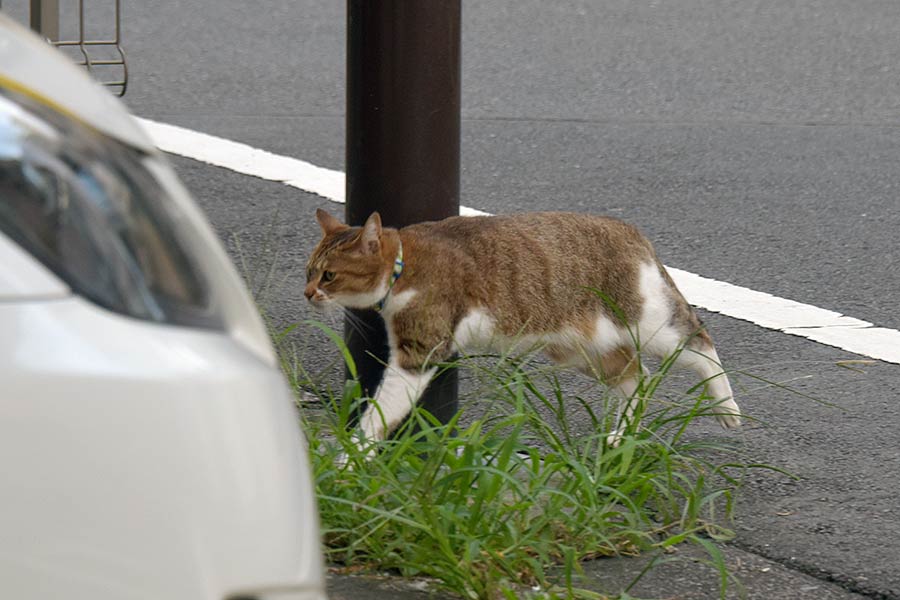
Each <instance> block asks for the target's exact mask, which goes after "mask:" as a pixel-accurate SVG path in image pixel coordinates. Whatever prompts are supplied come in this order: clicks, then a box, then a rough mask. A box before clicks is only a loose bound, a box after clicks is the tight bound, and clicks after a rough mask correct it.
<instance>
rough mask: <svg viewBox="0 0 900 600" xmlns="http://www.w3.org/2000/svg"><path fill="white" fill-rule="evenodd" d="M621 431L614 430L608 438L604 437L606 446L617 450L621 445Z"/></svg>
mask: <svg viewBox="0 0 900 600" xmlns="http://www.w3.org/2000/svg"><path fill="white" fill-rule="evenodd" d="M622 433H623V432H622V430H621V429H616V430H614V431H613V432H612V433H610V434H609V435H608V436H606V445H607V446H609V447H610V448H618V447H619V444H621V443H622Z"/></svg>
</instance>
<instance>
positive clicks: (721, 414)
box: [713, 398, 741, 429]
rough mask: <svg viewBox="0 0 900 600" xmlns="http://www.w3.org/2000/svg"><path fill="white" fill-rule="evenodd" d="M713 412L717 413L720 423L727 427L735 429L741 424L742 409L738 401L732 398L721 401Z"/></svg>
mask: <svg viewBox="0 0 900 600" xmlns="http://www.w3.org/2000/svg"><path fill="white" fill-rule="evenodd" d="M713 414H715V415H716V420H718V421H719V425H721V426H722V427H723V428H725V429H734V428H736V427H740V425H741V409H740V408H738V405H737V403H736V402H735V401H734V400H732V399H731V398H728V399H727V400H725V401H723V402H720V403H719V405H718V406H716V407H715V408H714V409H713Z"/></svg>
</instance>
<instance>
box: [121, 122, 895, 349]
mask: <svg viewBox="0 0 900 600" xmlns="http://www.w3.org/2000/svg"><path fill="white" fill-rule="evenodd" d="M138 120H139V121H140V122H141V124H142V125H143V126H144V128H145V129H146V131H147V133H148V134H149V135H150V138H151V139H152V140H153V142H154V143H155V144H156V145H157V147H159V149H160V150H163V151H164V152H169V153H171V154H177V155H179V156H185V157H187V158H192V159H194V160H198V161H202V162H205V163H208V164H211V165H215V166H218V167H224V168H226V169H230V170H232V171H236V172H238V173H242V174H245V175H253V176H254V177H259V178H261V179H267V180H270V181H280V182H282V183H284V184H285V185H290V186H292V187H296V188H299V189H301V190H304V191H307V192H311V193H313V194H316V195H318V196H321V197H323V198H326V199H328V200H331V201H333V202H340V203H343V202H344V182H345V176H344V173H342V172H341V171H335V170H332V169H325V168H322V167H318V166H316V165H313V164H311V163H308V162H306V161H302V160H298V159H296V158H291V157H288V156H280V155H278V154H273V153H271V152H267V151H265V150H260V149H259V148H254V147H252V146H248V145H247V144H242V143H239V142H234V141H231V140H226V139H224V138H220V137H216V136H212V135H207V134H205V133H200V132H197V131H192V130H190V129H185V128H183V127H177V126H175V125H168V124H165V123H159V122H156V121H150V120H148V119H138ZM459 213H460V214H461V215H464V216H474V215H489V214H490V213H486V212H484V211H480V210H477V209H474V208H468V207H465V206H461V207H460V209H459ZM666 268H667V269H668V270H669V273H670V274H671V275H672V279H674V280H675V283H676V284H677V285H678V288H679V289H680V290H681V292H682V293H683V294H684V296H685V298H687V299H688V301H689V302H690V303H691V304H693V305H694V306H698V307H700V308H703V309H706V310H709V311H712V312H717V313H721V314H723V315H726V316H729V317H733V318H735V319H741V320H743V321H749V322H751V323H754V324H756V325H759V326H760V327H765V328H767V329H774V330H776V331H781V332H783V333H787V334H790V335H796V336H800V337H804V338H807V339H810V340H813V341H815V342H818V343H820V344H825V345H828V346H834V347H836V348H841V349H842V350H847V351H848V352H853V353H854V354H861V355H863V356H868V357H870V358H875V359H878V360H883V361H885V362H890V363H895V364H900V331H897V330H894V329H887V328H884V327H876V326H875V325H873V324H872V323H868V322H866V321H861V320H860V319H855V318H853V317H848V316H845V315H842V314H840V313H837V312H834V311H830V310H825V309H822V308H818V307H816V306H811V305H809V304H802V303H800V302H796V301H794V300H787V299H785V298H779V297H777V296H773V295H771V294H767V293H765V292H758V291H756V290H751V289H748V288H745V287H740V286H737V285H733V284H730V283H726V282H724V281H717V280H715V279H709V278H706V277H701V276H700V275H695V274H694V273H690V272H688V271H682V270H681V269H675V268H672V267H666Z"/></svg>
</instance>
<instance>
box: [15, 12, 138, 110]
mask: <svg viewBox="0 0 900 600" xmlns="http://www.w3.org/2000/svg"><path fill="white" fill-rule="evenodd" d="M105 1H106V2H109V0H105ZM112 1H113V8H114V14H113V31H112V35H111V36H110V35H106V36H103V37H102V38H100V39H91V38H89V37H88V36H87V35H86V34H85V22H86V20H85V6H84V4H85V0H76V2H77V4H76V5H74V12H73V10H72V9H73V2H72V1H71V0H64V5H63V8H64V9H65V20H66V22H65V23H63V25H64V26H63V27H60V2H59V0H29V4H28V7H29V16H28V20H29V24H30V25H31V28H32V29H33V30H34V31H36V32H37V33H38V34H40V35H41V36H43V37H44V38H45V39H46V40H47V41H48V42H49V43H51V44H53V45H54V46H56V47H57V48H59V49H60V50H62V51H63V52H65V53H66V54H68V55H69V56H70V57H71V58H72V59H73V60H75V62H76V64H79V65H81V66H82V67H84V68H85V69H87V70H88V72H89V73H90V74H91V75H93V76H94V78H95V79H97V80H98V81H99V82H100V83H102V84H103V85H105V86H107V87H109V88H111V89H112V91H113V93H115V94H116V95H118V96H124V95H125V91H126V90H127V89H128V64H127V63H126V61H125V53H124V52H123V51H122V21H121V9H122V6H121V0H112ZM2 2H3V0H0V3H2ZM0 7H2V4H0ZM71 19H74V20H75V22H76V23H75V25H76V27H74V28H72V27H70V25H71ZM70 31H71V33H70ZM61 32H62V34H63V35H65V36H67V37H65V38H64V37H61ZM70 35H74V37H68V36H70Z"/></svg>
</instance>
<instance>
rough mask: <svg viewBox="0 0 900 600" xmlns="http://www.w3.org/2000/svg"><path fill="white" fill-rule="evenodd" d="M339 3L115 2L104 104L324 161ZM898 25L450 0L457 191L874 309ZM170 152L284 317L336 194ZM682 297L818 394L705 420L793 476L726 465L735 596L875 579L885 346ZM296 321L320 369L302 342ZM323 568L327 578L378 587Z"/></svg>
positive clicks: (701, 593) (687, 263)
mask: <svg viewBox="0 0 900 600" xmlns="http://www.w3.org/2000/svg"><path fill="white" fill-rule="evenodd" d="M344 18H345V17H344V6H343V3H341V2H334V1H333V0H331V1H328V0H310V1H309V2H304V3H291V2H284V3H267V4H266V5H264V6H263V5H260V6H256V5H251V4H248V3H246V2H239V1H238V0H192V1H191V2H187V1H181V2H167V3H162V2H141V3H126V7H125V15H124V23H125V28H126V31H125V43H126V50H127V51H128V57H129V61H130V67H131V77H132V85H131V89H130V91H129V93H128V96H127V97H126V101H127V103H128V104H129V105H130V106H131V108H132V109H133V110H134V111H135V112H136V113H137V114H139V115H141V116H146V117H152V118H158V119H160V120H164V121H167V122H172V123H176V124H181V125H184V126H188V127H192V128H195V129H198V130H201V131H205V132H209V133H214V134H218V135H223V136H225V137H229V138H232V139H237V140H240V141H244V142H246V143H249V144H252V145H255V146H259V147H262V148H265V149H268V150H272V151H274V152H278V153H282V154H288V155H291V156H295V157H298V158H302V159H304V160H308V161H311V162H313V163H316V164H319V165H322V166H326V167H331V168H337V169H341V168H342V167H343V117H342V115H343V94H344V85H343V78H344V65H343V60H344V37H343V36H344ZM898 24H900V4H898V3H896V2H891V1H884V0H860V1H857V2H852V3H851V2H839V1H837V0H801V1H798V2H791V3H786V2H776V1H775V0H770V1H766V2H763V1H758V0H757V1H754V0H723V1H721V2H701V1H699V0H679V2H668V3H667V2H660V1H649V0H615V1H613V0H605V1H594V2H588V1H583V2H576V1H571V2H569V1H567V2H541V1H538V0H515V1H514V0H491V1H490V2H478V3H476V2H464V27H463V31H464V52H463V54H464V65H463V89H464V91H463V116H464V131H463V182H462V183H463V198H462V201H463V204H466V205H468V206H473V207H476V208H480V209H483V210H488V211H491V212H498V213H502V212H511V211H516V210H534V209H568V210H578V211H585V212H596V213H608V214H613V215H615V216H619V217H621V218H624V219H626V220H628V221H631V222H633V223H635V224H637V225H638V226H639V227H641V228H642V229H643V230H644V231H645V232H646V233H647V234H648V235H649V236H650V237H651V238H652V239H653V240H654V242H655V243H656V245H657V247H658V249H659V251H660V254H661V256H662V257H663V259H664V261H665V262H666V263H667V264H669V265H672V266H675V267H679V268H683V269H686V270H689V271H693V272H695V273H699V274H701V275H705V276H708V277H713V278H717V279H722V280H725V281H729V282H732V283H736V284H740V285H744V286H748V287H751V288H753V289H758V290H761V291H766V292H770V293H773V294H776V295H780V296H784V297H788V298H792V299H795V300H799V301H801V302H805V303H809V304H813V305H816V306H821V307H824V308H829V309H832V310H837V311H840V312H843V313H846V314H849V315H851V316H854V317H858V318H862V319H866V320H869V321H872V322H874V323H876V324H878V325H882V326H886V327H892V328H898V327H900V316H898V313H897V311H896V301H897V298H900V270H898V269H897V266H898V262H900V250H898V244H897V233H896V232H897V231H898V230H900V227H898V225H900V222H898V221H900V202H898V198H897V195H898V192H900V168H898V167H900V129H898V124H900V66H898V65H900V63H898V61H897V57H898V56H900V36H898V35H897V34H896V31H897V27H898ZM174 163H175V165H176V167H177V169H178V171H179V173H180V174H181V175H182V176H183V177H184V179H185V181H186V183H187V184H188V186H189V187H190V188H191V189H192V190H193V191H194V193H195V194H196V195H197V196H198V198H199V200H200V201H201V203H202V204H203V206H204V207H205V208H206V209H207V211H208V212H209V215H210V218H211V220H212V221H213V223H214V224H215V225H216V227H217V228H218V230H219V232H220V233H221V234H222V236H223V238H224V239H225V240H226V243H227V244H228V245H229V249H230V250H231V252H232V253H233V255H234V256H236V257H237V258H238V259H239V260H240V262H243V263H244V264H246V265H248V266H247V270H248V273H252V274H253V285H254V286H255V287H257V288H258V290H262V289H265V291H266V294H265V306H266V310H267V312H268V313H269V314H270V315H271V318H272V320H273V323H275V324H276V326H277V325H285V324H287V323H291V322H294V321H296V320H299V319H300V318H305V317H306V316H308V314H309V313H308V312H307V308H306V307H305V305H304V303H303V301H302V300H303V299H302V296H301V294H300V291H301V288H302V283H303V281H302V280H303V263H304V260H305V256H306V254H307V253H308V251H309V250H310V248H311V247H312V245H313V244H314V242H315V238H316V237H317V236H318V233H317V229H316V228H315V226H314V224H313V222H312V219H311V217H312V212H313V210H314V208H315V207H318V206H322V207H326V208H330V209H331V210H332V212H333V213H335V214H338V213H340V208H339V207H336V206H334V205H331V206H329V204H328V203H327V202H326V201H324V200H322V199H320V198H317V197H315V196H311V195H309V194H304V193H302V192H298V191H297V190H294V189H291V188H287V187H284V186H281V185H279V184H275V183H267V182H262V181H258V180H254V179H252V178H248V177H243V176H240V175H237V174H234V173H229V172H226V171H223V170H221V169H216V168H212V167H208V166H205V165H201V164H198V163H195V162H193V161H188V160H184V159H175V160H174ZM260 273H265V274H266V276H265V277H263V276H261V275H260ZM703 316H704V318H705V320H706V321H707V322H708V324H709V326H710V329H711V331H712V333H713V335H714V337H715V339H716V340H717V342H718V345H719V347H720V354H721V356H722V358H723V360H724V361H725V363H726V364H727V365H729V366H731V367H732V368H737V369H741V370H744V371H748V372H751V373H753V374H756V375H759V376H762V377H765V378H767V379H770V380H775V381H786V380H792V383H791V385H792V386H793V387H795V388H797V389H799V390H801V391H803V392H804V393H808V394H811V395H814V396H816V397H818V398H821V399H822V400H825V401H827V402H829V403H831V404H833V405H835V406H829V405H825V404H820V403H816V402H813V401H810V400H807V399H804V398H801V397H799V396H796V395H792V394H790V393H787V392H786V391H784V390H783V389H780V388H778V387H773V386H763V385H760V384H759V383H758V382H757V381H755V380H753V379H751V378H748V377H737V378H736V379H737V382H736V383H737V386H736V388H737V391H738V394H739V401H740V402H741V405H742V407H743V408H744V409H745V410H746V411H747V412H749V413H750V414H751V415H753V416H755V417H757V418H758V419H759V420H760V421H759V423H757V424H750V425H749V426H746V427H744V428H743V429H742V430H741V431H739V432H737V433H735V434H733V435H731V434H729V435H728V436H727V437H728V439H731V440H733V441H735V442H736V443H737V444H738V445H739V446H740V448H741V449H742V451H743V452H744V453H745V455H746V456H747V457H748V458H750V459H752V460H759V461H762V462H768V463H772V464H776V465H779V466H782V467H784V468H786V469H788V470H790V471H792V472H794V473H795V474H797V475H798V476H799V477H800V479H799V480H798V481H793V480H790V479H787V478H785V477H783V476H778V475H774V474H763V473H762V472H756V473H751V474H749V475H748V476H747V478H746V481H745V483H744V486H743V488H742V490H741V493H740V496H739V501H738V505H737V520H736V523H735V527H736V530H737V532H738V535H737V538H736V539H735V541H734V542H733V543H732V544H730V545H728V546H727V547H726V552H727V553H728V555H729V561H730V564H731V565H732V566H733V567H734V569H735V571H736V572H737V573H738V574H739V575H740V576H741V577H742V578H743V579H744V581H745V587H746V590H747V594H748V596H749V597H751V598H786V599H787V598H851V597H868V598H900V558H898V557H900V501H898V500H897V495H896V488H897V482H898V481H900V451H898V448H900V433H898V431H900V416H898V413H897V410H896V406H897V400H898V399H897V396H898V392H900V366H897V365H889V364H883V363H876V364H873V365H870V366H866V367H864V368H863V370H864V371H865V372H864V373H859V372H856V371H851V370H848V369H844V368H841V367H839V366H837V365H836V363H837V362H838V361H841V360H845V359H850V358H858V357H856V356H854V355H851V354H848V353H845V352H841V351H839V350H836V349H833V348H829V347H825V346H821V345H818V344H816V343H813V342H810V341H807V340H803V339H799V338H794V337H790V336H786V335H783V334H780V333H777V332H772V331H767V330H763V329H760V328H758V327H756V326H753V325H750V324H748V323H745V322H741V321H736V320H734V319H729V318H726V317H721V316H718V315H712V314H705V315H703ZM298 343H300V344H306V345H308V347H309V355H310V357H309V360H310V361H311V364H312V365H313V366H314V367H315V368H319V369H323V370H324V372H325V374H324V375H323V377H324V379H325V380H326V381H327V380H328V379H329V378H334V377H335V375H336V371H335V369H334V368H333V367H332V368H330V369H329V365H328V360H326V359H324V358H322V355H323V354H327V353H323V352H322V347H323V346H322V343H323V342H321V341H320V340H317V338H315V337H310V338H309V339H303V340H298ZM685 382H687V380H685ZM673 385H677V381H676V382H674V383H673ZM695 429H696V431H694V432H693V434H694V435H697V436H721V435H723V434H722V433H720V432H719V431H717V430H715V428H714V427H712V426H711V427H709V428H706V427H705V426H699V427H697V428H695ZM600 562H601V564H600V565H599V566H598V569H597V571H596V572H593V571H592V572H593V573H594V577H595V579H596V580H597V581H600V580H601V579H602V578H603V577H607V578H609V577H612V578H613V579H614V581H612V582H610V583H612V584H613V585H611V587H612V588H615V587H616V586H615V584H616V583H621V582H622V581H624V579H625V577H626V575H625V574H624V572H623V573H622V574H621V575H619V574H617V573H619V572H618V571H616V568H613V567H612V566H611V565H614V564H626V565H630V566H628V567H625V568H633V565H635V564H637V563H636V562H634V561H631V562H629V561H624V563H623V562H622V561H618V562H616V561H600ZM691 564H694V563H691ZM748 565H765V566H758V568H757V567H754V566H749V567H748ZM766 568H768V569H769V570H768V571H763V570H762V569H766ZM658 573H659V574H658V575H654V576H653V577H651V578H650V579H648V580H647V584H646V585H647V586H649V587H647V588H638V589H637V590H634V592H635V593H638V592H640V594H642V595H645V596H654V597H667V598H676V597H677V598H708V597H714V595H713V592H712V590H713V589H714V586H711V587H700V588H697V587H696V585H699V584H698V582H699V581H700V580H701V579H702V578H701V574H702V572H701V571H698V570H696V569H694V570H691V568H684V569H680V568H679V567H671V568H669V570H660V571H659V572H658ZM695 573H696V576H695V575H694V574H695ZM335 581H336V583H335V585H334V590H335V591H334V597H335V598H351V597H352V598H357V597H372V598H377V597H387V594H391V595H392V596H394V597H402V596H400V595H399V592H397V591H396V590H393V591H391V588H390V586H392V585H394V583H390V584H384V585H388V588H389V591H388V592H386V593H385V594H383V595H382V596H379V595H378V594H381V593H382V592H380V591H378V590H379V589H380V587H379V586H380V585H381V584H378V585H376V584H374V583H372V582H366V585H368V587H367V588H366V589H367V592H366V596H362V595H359V594H360V592H352V593H351V592H345V591H341V589H342V588H341V586H342V585H344V584H345V583H346V584H347V585H351V584H354V583H358V582H357V581H345V579H342V578H337V579H336V580H335ZM679 582H680V583H679ZM408 591H409V593H411V594H415V593H419V594H422V593H425V592H417V591H416V590H408ZM342 594H343V595H342ZM347 594H350V595H347ZM854 594H857V595H858V596H854ZM410 597H413V596H410Z"/></svg>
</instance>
